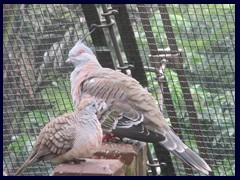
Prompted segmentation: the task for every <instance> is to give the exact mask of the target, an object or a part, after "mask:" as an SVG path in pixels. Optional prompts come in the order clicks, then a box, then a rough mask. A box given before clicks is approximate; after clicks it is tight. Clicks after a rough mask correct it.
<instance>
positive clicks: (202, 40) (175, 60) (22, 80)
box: [3, 4, 235, 176]
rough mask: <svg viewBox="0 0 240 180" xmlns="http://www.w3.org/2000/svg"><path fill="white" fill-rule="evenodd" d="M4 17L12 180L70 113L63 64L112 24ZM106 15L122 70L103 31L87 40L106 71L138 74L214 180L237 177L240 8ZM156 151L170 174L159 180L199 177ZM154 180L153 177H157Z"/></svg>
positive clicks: (83, 9) (48, 167)
mask: <svg viewBox="0 0 240 180" xmlns="http://www.w3.org/2000/svg"><path fill="white" fill-rule="evenodd" d="M3 7H4V9H3V10H4V12H3V13H4V14H3V19H4V29H3V30H4V31H3V33H4V34H3V37H4V41H3V43H4V49H3V51H4V58H3V62H4V64H3V82H4V89H3V118H4V121H3V133H4V134H3V150H4V151H3V166H4V167H3V169H4V172H5V173H7V174H8V175H13V174H14V172H16V170H17V168H18V167H19V166H20V165H21V164H22V163H23V162H24V161H25V160H26V158H27V156H28V155H29V153H30V151H31V148H32V144H33V143H34V142H35V140H36V136H37V135H38V133H39V132H40V130H41V129H42V128H43V127H44V125H45V124H46V123H47V122H49V121H50V119H52V118H54V117H56V116H58V115H61V114H64V113H66V112H69V111H72V110H73V107H72V100H71V95H70V80H69V77H70V72H71V71H72V70H73V67H70V66H67V65H66V64H65V63H64V62H65V60H66V59H67V54H68V52H69V50H70V49H71V48H72V47H73V45H74V44H75V43H76V42H77V40H78V39H80V38H81V37H82V36H83V34H85V33H86V32H88V31H89V27H90V26H91V24H101V23H102V24H104V23H105V24H106V23H107V21H105V20H106V19H107V18H106V12H105V13H104V11H103V10H102V8H103V6H102V5H86V4H82V5H76V4H64V5H56V4H51V5H46V4H45V5H43V4H42V5H35V4H32V5H31V4H27V5H26V4H19V5H13V4H12V5H6V4H5V5H4V6H3ZM107 7H108V9H107V11H108V12H110V13H109V14H110V15H107V16H108V17H109V18H111V19H113V20H114V21H115V25H113V26H112V27H113V32H114V35H115V37H116V40H117V44H118V45H119V47H120V50H121V53H120V55H121V57H122V60H123V62H121V61H119V56H118V55H116V53H115V48H114V47H115V46H116V43H112V38H111V36H110V35H109V31H108V28H104V29H99V30H97V31H95V32H94V33H93V34H92V35H91V36H89V37H88V38H87V45H88V46H89V47H91V49H93V50H94V52H95V53H96V55H97V57H98V60H99V61H100V63H101V64H102V65H103V66H104V67H110V68H115V69H116V68H117V67H120V66H121V67H122V66H123V65H124V66H125V67H126V69H128V68H129V67H130V66H129V65H132V66H133V68H132V69H131V74H132V76H133V77H134V78H135V79H137V80H138V81H139V82H140V83H141V84H142V85H143V86H144V87H146V88H147V89H148V90H149V91H150V92H151V93H152V94H153V96H154V97H155V98H156V102H158V103H159V108H160V109H163V113H164V116H165V117H166V119H167V120H168V121H169V123H170V124H171V125H172V127H173V129H174V131H176V133H178V135H179V136H180V137H181V138H182V139H183V140H184V142H185V143H186V144H187V145H188V146H189V147H191V148H192V149H193V150H194V151H196V152H198V153H199V154H200V155H201V157H203V158H204V159H205V160H206V161H207V162H208V164H209V165H210V166H211V167H212V169H213V172H212V173H211V175H216V176H219V175H235V129H234V128H235V116H234V115H235V76H234V73H235V68H234V67H235V52H234V51H235V5H227V4H222V5H221V4H217V5H214V4H211V5H207V4H204V5H201V4H197V5H190V4H182V5H181V4H180V5H177V4H176V5H170V4H169V5H162V4H161V5H150V4H148V5H143V4H141V5H123V4H121V5H117V4H114V5H108V6H107ZM105 18H106V19H105ZM132 66H131V67H132ZM162 105H163V106H162ZM149 147H150V151H151V153H152V154H153V161H154V162H155V161H156V159H158V161H159V162H160V163H162V164H163V163H165V164H166V167H164V166H161V168H162V173H161V174H162V175H200V173H199V172H198V171H195V170H192V169H191V168H189V166H186V165H183V164H182V162H181V161H179V160H178V159H176V158H175V157H173V156H170V155H169V154H167V153H166V152H162V153H160V152H161V151H162V150H161V149H160V148H159V147H157V146H156V145H154V146H153V145H151V144H150V145H149ZM166 157H167V158H166ZM54 166H55V165H54V164H52V163H50V162H48V161H46V162H40V163H33V164H32V165H31V166H30V167H29V168H28V169H27V170H26V171H25V173H24V174H25V175H51V173H52V170H53V167H54ZM170 171H171V172H170ZM148 173H149V175H155V173H154V169H152V168H149V171H148Z"/></svg>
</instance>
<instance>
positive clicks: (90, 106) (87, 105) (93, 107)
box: [78, 98, 98, 113]
mask: <svg viewBox="0 0 240 180" xmlns="http://www.w3.org/2000/svg"><path fill="white" fill-rule="evenodd" d="M83 109H86V110H88V111H91V112H94V113H96V112H98V104H97V102H96V100H95V99H94V98H85V99H83V100H82V101H81V102H80V104H79V105H78V110H83Z"/></svg>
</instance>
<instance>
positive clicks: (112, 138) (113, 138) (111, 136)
mask: <svg viewBox="0 0 240 180" xmlns="http://www.w3.org/2000/svg"><path fill="white" fill-rule="evenodd" d="M120 140H121V138H120ZM102 141H103V142H104V141H114V142H116V141H119V137H117V136H116V135H114V134H110V133H107V134H105V135H104V136H103V138H102Z"/></svg>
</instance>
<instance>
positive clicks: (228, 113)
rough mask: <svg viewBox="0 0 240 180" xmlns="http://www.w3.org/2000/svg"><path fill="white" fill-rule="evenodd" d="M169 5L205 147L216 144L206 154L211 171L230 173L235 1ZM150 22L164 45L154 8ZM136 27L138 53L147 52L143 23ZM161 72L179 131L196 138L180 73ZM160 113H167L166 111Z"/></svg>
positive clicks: (154, 86) (153, 88)
mask: <svg viewBox="0 0 240 180" xmlns="http://www.w3.org/2000/svg"><path fill="white" fill-rule="evenodd" d="M170 6H173V7H174V8H171V7H170ZM168 7H169V8H168V10H169V15H170V19H171V23H172V27H173V30H174V35H175V38H176V41H177V45H178V47H179V48H181V49H182V52H183V55H184V56H185V59H184V68H185V73H186V76H187V79H188V82H189V86H190V92H191V95H192V98H193V101H194V106H195V108H196V111H197V115H198V120H199V122H200V123H201V128H202V130H204V131H203V132H206V134H204V135H206V137H208V138H206V142H211V143H208V148H209V149H212V148H213V149H214V150H213V151H212V152H210V151H209V153H210V154H211V153H213V157H212V158H213V159H215V160H217V163H218V165H219V167H218V168H215V169H214V172H215V173H216V175H217V174H218V175H234V173H235V172H234V169H233V168H230V167H234V162H235V160H234V144H235V142H234V140H235V124H234V120H235V117H234V115H235V99H234V97H235V87H234V86H235V74H234V73H235V70H234V67H235V54H234V53H235V49H234V48H235V44H234V41H235V25H234V17H233V16H234V13H235V6H234V5H221V4H218V5H168ZM150 23H151V26H152V31H153V33H154V37H155V40H156V42H157V45H158V46H159V48H166V47H168V42H167V38H166V35H165V34H166V33H165V31H164V28H163V24H162V21H161V15H160V13H159V12H158V11H156V12H155V13H154V18H151V22H150ZM138 29H140V32H139V34H140V36H138V38H139V39H138V41H137V42H138V43H140V46H141V48H142V49H143V51H144V54H142V56H146V55H148V54H150V51H149V47H148V43H147V40H146V37H145V32H144V29H143V28H142V29H141V28H139V27H138ZM140 38H141V39H140ZM142 44H144V45H142ZM146 59H147V58H146ZM148 64H150V63H149V62H148V60H146V65H148ZM165 75H166V78H167V82H168V87H169V89H170V93H171V96H172V100H173V103H174V107H175V110H176V112H177V116H178V119H179V124H180V127H181V129H182V131H183V136H186V135H188V136H186V137H189V136H190V137H194V134H193V132H192V130H191V129H192V126H191V123H190V121H189V117H188V114H187V110H186V105H185V102H184V97H183V92H182V89H181V85H180V83H179V79H178V75H177V73H176V72H175V71H174V70H170V69H167V70H166V71H165ZM147 77H148V81H149V88H148V89H149V91H150V92H151V93H153V95H154V97H155V98H156V99H157V96H158V95H157V89H158V83H157V82H156V80H155V79H154V78H153V77H155V76H154V73H147ZM164 115H165V116H167V114H166V113H164ZM185 134H186V135H185ZM190 139H191V140H190V141H186V143H187V144H188V145H190V146H191V147H193V149H195V150H196V151H197V148H198V147H197V144H196V141H195V140H194V138H190ZM151 148H152V146H151ZM226 149H228V151H227V152H229V154H228V153H227V152H226ZM214 152H215V153H214ZM222 154H226V155H225V156H222ZM218 160H219V161H218ZM220 162H221V163H220ZM213 163H214V162H213ZM219 163H220V164H219Z"/></svg>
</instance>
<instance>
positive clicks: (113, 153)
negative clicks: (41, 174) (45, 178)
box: [53, 142, 147, 176]
mask: <svg viewBox="0 0 240 180" xmlns="http://www.w3.org/2000/svg"><path fill="white" fill-rule="evenodd" d="M146 153H147V146H146V143H143V142H138V143H135V144H125V143H122V142H120V143H113V142H104V143H103V144H102V146H101V148H100V149H99V151H98V152H96V153H95V154H94V156H93V157H92V159H86V161H85V162H80V163H76V164H74V163H63V164H60V165H59V166H57V167H56V168H55V169H54V173H53V176H101V175H102V176H146V170H147V169H146V161H147V159H146V157H147V156H146Z"/></svg>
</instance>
